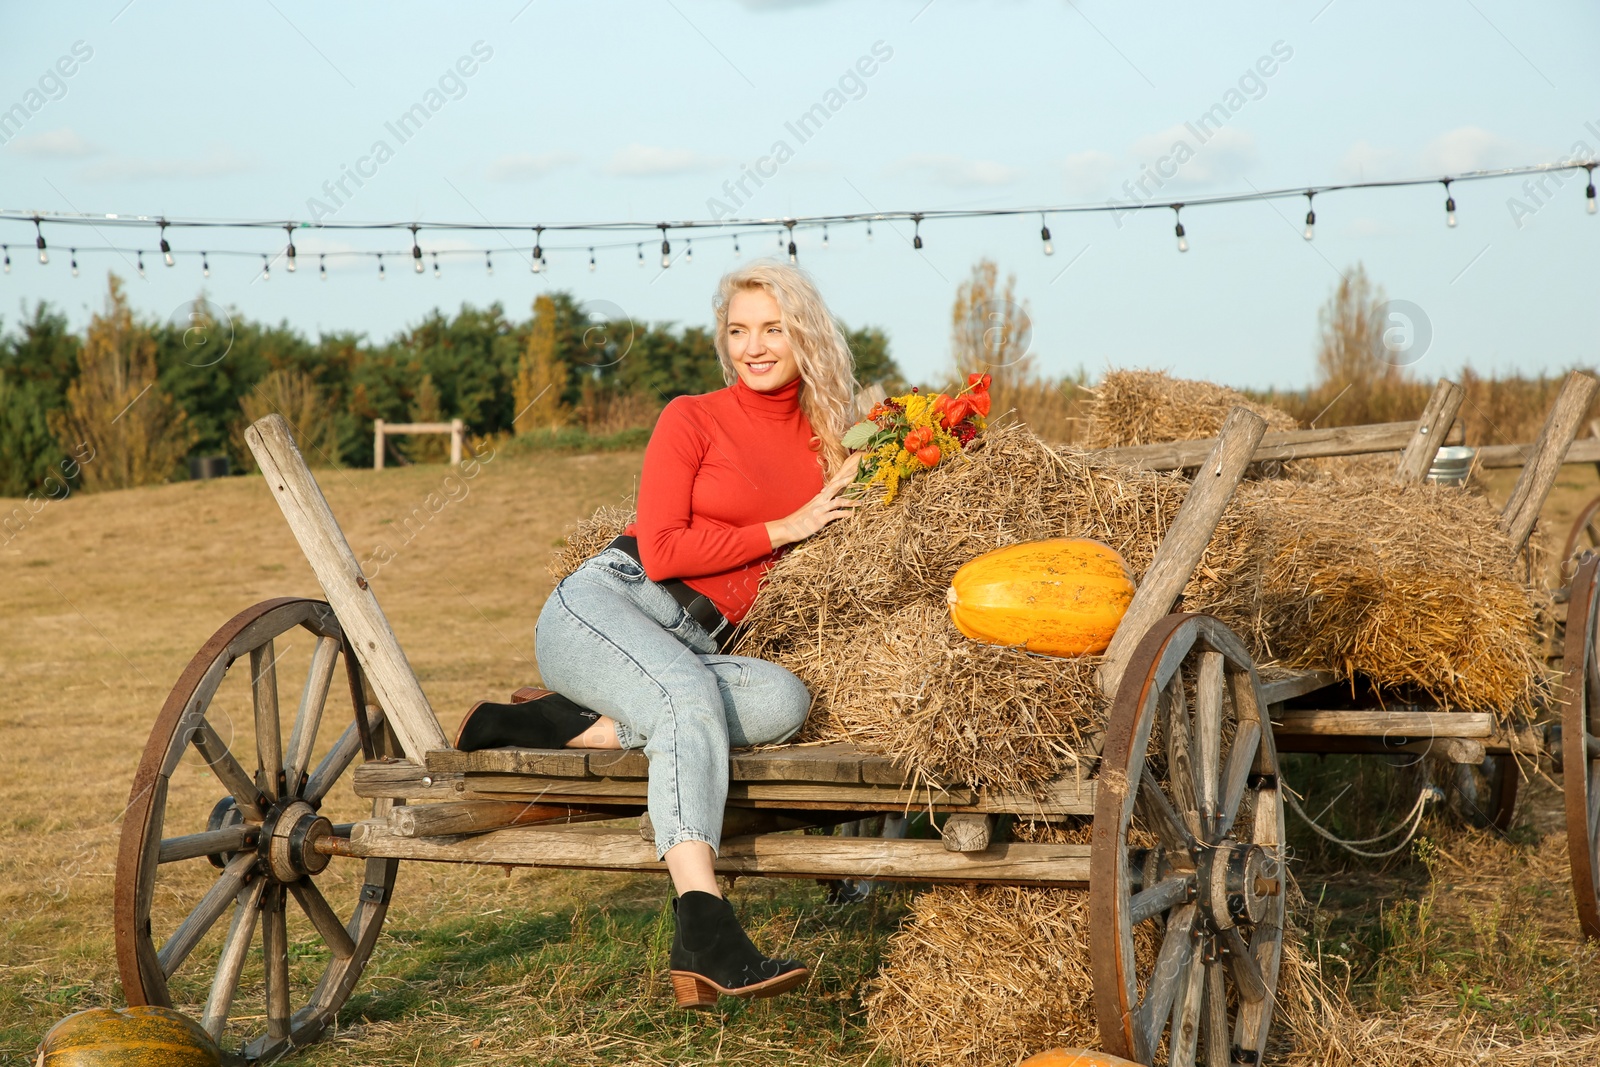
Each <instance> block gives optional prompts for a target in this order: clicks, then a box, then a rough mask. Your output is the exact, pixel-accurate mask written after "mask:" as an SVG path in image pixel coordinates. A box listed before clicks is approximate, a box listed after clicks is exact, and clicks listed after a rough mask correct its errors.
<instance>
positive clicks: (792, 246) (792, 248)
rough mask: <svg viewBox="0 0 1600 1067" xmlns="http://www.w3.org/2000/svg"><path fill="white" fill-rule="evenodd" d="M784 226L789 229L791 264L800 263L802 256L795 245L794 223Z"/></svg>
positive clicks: (787, 223)
mask: <svg viewBox="0 0 1600 1067" xmlns="http://www.w3.org/2000/svg"><path fill="white" fill-rule="evenodd" d="M784 225H785V226H787V227H789V262H790V263H798V262H800V256H799V254H798V253H799V251H800V250H799V249H798V248H796V247H795V244H794V223H793V222H786V223H784Z"/></svg>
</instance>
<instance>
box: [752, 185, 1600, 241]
mask: <svg viewBox="0 0 1600 1067" xmlns="http://www.w3.org/2000/svg"><path fill="white" fill-rule="evenodd" d="M1590 188H1591V189H1592V188H1594V187H1593V186H1590ZM1589 205H1590V206H1591V207H1593V206H1594V199H1593V198H1590V200H1589ZM733 254H734V255H735V256H737V255H738V254H739V235H738V234H734V235H733Z"/></svg>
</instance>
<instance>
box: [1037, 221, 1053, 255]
mask: <svg viewBox="0 0 1600 1067" xmlns="http://www.w3.org/2000/svg"><path fill="white" fill-rule="evenodd" d="M1039 239H1040V240H1041V241H1043V242H1044V254H1045V255H1047V256H1053V255H1055V254H1056V246H1055V244H1054V242H1052V241H1051V240H1050V227H1049V226H1041V227H1039Z"/></svg>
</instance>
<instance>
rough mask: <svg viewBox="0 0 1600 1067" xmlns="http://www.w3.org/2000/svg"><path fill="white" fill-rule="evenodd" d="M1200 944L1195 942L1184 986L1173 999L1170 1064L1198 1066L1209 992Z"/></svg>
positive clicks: (1184, 1066)
mask: <svg viewBox="0 0 1600 1067" xmlns="http://www.w3.org/2000/svg"><path fill="white" fill-rule="evenodd" d="M1199 948H1200V947H1199V946H1198V945H1191V947H1190V950H1189V965H1188V967H1186V968H1185V969H1184V976H1183V988H1182V990H1180V991H1179V993H1178V995H1177V997H1175V998H1174V999H1173V1002H1172V1029H1171V1030H1169V1031H1168V1033H1167V1064H1168V1067H1194V1053H1195V1047H1196V1046H1197V1045H1198V1044H1199V1042H1200V1028H1201V1012H1202V1009H1203V1006H1204V1004H1205V992H1206V961H1205V955H1204V954H1203V953H1201V952H1200V950H1199Z"/></svg>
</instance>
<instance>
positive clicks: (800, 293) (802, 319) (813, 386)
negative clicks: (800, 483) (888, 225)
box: [711, 260, 858, 477]
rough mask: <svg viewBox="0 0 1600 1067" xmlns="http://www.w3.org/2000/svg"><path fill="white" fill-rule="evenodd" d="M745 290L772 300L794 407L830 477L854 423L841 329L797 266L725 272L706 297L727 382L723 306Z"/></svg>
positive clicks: (730, 377) (732, 373)
mask: <svg viewBox="0 0 1600 1067" xmlns="http://www.w3.org/2000/svg"><path fill="white" fill-rule="evenodd" d="M749 289H763V290H765V291H766V292H767V293H768V294H770V295H771V297H772V299H773V300H775V301H776V302H777V304H778V313H779V315H780V316H782V319H783V330H784V333H786V334H787V335H788V337H789V347H790V349H791V350H792V351H793V352H794V358H795V362H796V363H797V364H799V367H800V410H801V411H803V412H805V416H806V419H807V420H808V421H809V422H810V423H811V429H812V431H813V432H814V433H815V434H816V435H817V446H816V447H817V448H818V450H819V451H820V452H821V453H822V458H823V466H824V469H825V470H826V472H827V473H826V475H825V476H827V477H831V476H832V475H833V472H834V471H836V470H838V469H839V466H840V465H841V464H843V463H844V461H845V457H846V456H847V455H848V453H847V452H846V450H845V447H844V445H842V444H841V443H840V438H842V437H843V436H844V433H845V431H846V430H848V429H849V428H850V426H851V425H852V424H853V423H854V422H855V399H856V391H857V388H858V386H857V384H856V376H855V360H854V359H853V358H852V357H851V355H850V345H849V344H848V343H847V342H846V341H845V339H844V331H842V330H841V329H839V324H838V323H837V322H835V321H834V318H833V315H832V314H830V313H829V311H828V306H827V305H826V304H825V303H823V300H822V294H821V293H819V292H817V286H816V283H815V282H813V281H812V280H811V276H810V275H808V274H806V272H805V271H803V270H801V269H800V268H799V267H792V266H790V265H789V264H787V263H779V262H776V261H774V260H757V261H755V262H754V263H751V264H750V265H749V266H745V267H740V268H739V269H738V270H733V271H729V272H728V273H727V274H725V275H723V277H722V281H721V282H720V283H718V285H717V292H716V295H715V296H713V297H712V298H711V307H712V310H713V311H714V312H715V313H716V318H717V325H716V332H715V344H716V347H717V359H718V361H719V362H721V364H722V378H723V380H724V381H725V382H726V383H727V384H728V385H732V384H733V383H734V382H736V381H738V379H739V373H738V371H736V370H734V367H733V360H732V359H731V358H730V357H729V356H728V305H729V303H731V302H732V300H733V297H734V294H735V293H739V292H743V291H745V290H749Z"/></svg>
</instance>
